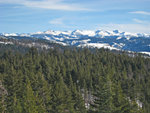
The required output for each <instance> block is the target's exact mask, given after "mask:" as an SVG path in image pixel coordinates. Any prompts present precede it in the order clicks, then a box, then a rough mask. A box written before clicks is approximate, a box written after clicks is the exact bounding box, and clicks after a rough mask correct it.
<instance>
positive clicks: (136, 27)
mask: <svg viewBox="0 0 150 113" xmlns="http://www.w3.org/2000/svg"><path fill="white" fill-rule="evenodd" d="M99 26H100V27H98V28H99V29H104V30H114V29H118V30H120V31H125V32H131V33H148V34H150V24H102V25H99Z"/></svg>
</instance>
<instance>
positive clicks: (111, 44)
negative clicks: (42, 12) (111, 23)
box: [0, 30, 150, 54]
mask: <svg viewBox="0 0 150 113" xmlns="http://www.w3.org/2000/svg"><path fill="white" fill-rule="evenodd" d="M0 36H5V37H9V38H10V37H11V36H13V38H14V36H16V37H17V36H18V37H34V38H39V39H45V40H49V41H51V42H54V43H59V44H62V45H73V46H77V47H97V48H102V47H103V48H108V49H111V50H112V49H115V50H126V51H135V52H147V54H148V53H149V52H150V46H149V45H150V35H149V34H145V33H129V32H121V31H119V30H114V31H105V30H96V31H92V30H74V31H54V30H48V31H44V32H35V33H27V34H26V33H22V34H16V33H11V34H9V33H0Z"/></svg>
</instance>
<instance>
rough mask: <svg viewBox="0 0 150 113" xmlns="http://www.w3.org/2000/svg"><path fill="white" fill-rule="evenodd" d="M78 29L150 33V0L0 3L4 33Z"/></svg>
mask: <svg viewBox="0 0 150 113" xmlns="http://www.w3.org/2000/svg"><path fill="white" fill-rule="evenodd" d="M76 29H79V30H99V29H100V30H114V29H118V30H120V31H126V32H131V33H148V34H150V0H0V33H31V32H38V31H47V30H61V31H67V30H76Z"/></svg>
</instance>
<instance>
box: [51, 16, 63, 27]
mask: <svg viewBox="0 0 150 113" xmlns="http://www.w3.org/2000/svg"><path fill="white" fill-rule="evenodd" d="M49 24H53V25H63V24H64V23H63V18H56V19H54V20H50V21H49Z"/></svg>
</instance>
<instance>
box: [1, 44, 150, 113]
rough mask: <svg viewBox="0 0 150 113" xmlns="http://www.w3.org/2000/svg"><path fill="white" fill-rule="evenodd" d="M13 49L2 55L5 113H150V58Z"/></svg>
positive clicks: (95, 51) (84, 51)
mask: <svg viewBox="0 0 150 113" xmlns="http://www.w3.org/2000/svg"><path fill="white" fill-rule="evenodd" d="M9 46H10V45H9ZM5 49H7V47H5ZM9 49H10V50H9V51H5V50H4V51H3V52H1V53H0V81H1V82H0V112H2V113H86V112H89V113H95V112H96V113H149V112H150V59H149V58H144V57H141V56H137V57H129V56H127V55H125V54H114V53H111V52H109V51H108V50H104V49H100V50H98V49H92V50H89V49H80V48H73V49H72V48H65V47H64V48H63V49H62V48H61V47H59V46H57V47H56V48H54V49H49V50H45V49H43V50H39V49H38V50H37V49H35V48H31V49H30V50H29V51H28V49H26V50H25V51H26V52H25V51H23V53H20V52H18V51H17V52H14V51H15V50H13V51H12V50H11V48H10V47H9ZM1 50H2V49H1ZM19 51H20V50H19ZM85 105H86V107H85ZM141 105H142V107H141Z"/></svg>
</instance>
